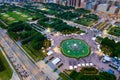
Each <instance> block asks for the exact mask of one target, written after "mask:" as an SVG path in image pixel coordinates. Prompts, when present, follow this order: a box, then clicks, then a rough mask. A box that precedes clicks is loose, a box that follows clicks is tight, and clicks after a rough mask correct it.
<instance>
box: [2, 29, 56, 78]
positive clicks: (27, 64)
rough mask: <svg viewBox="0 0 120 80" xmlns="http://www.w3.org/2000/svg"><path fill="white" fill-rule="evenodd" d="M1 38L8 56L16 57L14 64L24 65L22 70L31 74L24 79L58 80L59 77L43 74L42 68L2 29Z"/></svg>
mask: <svg viewBox="0 0 120 80" xmlns="http://www.w3.org/2000/svg"><path fill="white" fill-rule="evenodd" d="M0 36H2V38H1V39H0V43H1V45H2V47H3V48H4V50H5V52H6V54H7V55H8V56H9V57H10V56H12V57H14V59H15V60H14V63H13V64H15V65H17V64H19V65H22V69H24V70H25V71H26V72H27V73H28V74H29V76H27V77H23V79H25V80H46V79H47V78H49V80H56V78H58V76H57V77H54V78H53V77H51V76H54V75H49V74H48V73H47V72H46V73H45V74H47V75H48V76H46V75H44V74H42V73H41V70H40V68H39V67H38V66H37V65H36V64H34V63H33V62H32V61H31V60H30V59H29V58H28V57H27V56H26V55H25V53H24V52H23V51H22V50H21V49H20V48H19V47H18V46H17V45H16V44H15V43H14V41H13V40H12V39H10V37H9V36H8V35H7V34H6V33H5V31H4V30H2V29H0ZM12 59H13V58H12ZM16 63H17V64H16ZM18 72H19V71H18ZM43 72H44V71H43Z"/></svg>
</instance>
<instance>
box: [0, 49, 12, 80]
mask: <svg viewBox="0 0 120 80" xmlns="http://www.w3.org/2000/svg"><path fill="white" fill-rule="evenodd" d="M0 59H1V61H2V62H3V64H4V66H5V70H3V71H2V72H0V80H10V78H11V77H12V70H11V68H10V67H9V64H8V63H7V61H6V59H5V58H4V56H3V54H2V52H1V51H0Z"/></svg>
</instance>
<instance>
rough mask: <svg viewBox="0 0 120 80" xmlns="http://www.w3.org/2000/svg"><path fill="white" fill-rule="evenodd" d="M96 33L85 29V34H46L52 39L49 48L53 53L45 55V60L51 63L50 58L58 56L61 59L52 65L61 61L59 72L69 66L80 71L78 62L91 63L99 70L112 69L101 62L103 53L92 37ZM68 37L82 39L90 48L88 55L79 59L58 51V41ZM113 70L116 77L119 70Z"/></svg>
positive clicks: (67, 68)
mask: <svg viewBox="0 0 120 80" xmlns="http://www.w3.org/2000/svg"><path fill="white" fill-rule="evenodd" d="M97 34H98V33H97V32H94V31H92V30H87V34H84V35H80V34H71V35H57V34H54V35H50V34H48V35H47V36H48V37H49V39H50V40H52V46H51V49H50V50H52V51H54V54H52V55H50V56H47V57H46V58H45V60H49V62H50V63H51V64H52V60H50V58H51V57H54V58H55V57H58V58H60V59H61V61H60V62H59V63H58V64H57V65H54V66H55V67H56V68H58V66H59V65H60V64H61V63H63V64H64V65H63V66H62V67H60V68H58V70H59V71H61V72H63V71H64V70H70V69H69V67H70V66H73V69H75V70H76V71H80V70H81V68H82V66H81V67H79V66H78V64H86V63H92V64H93V65H92V66H94V67H96V68H97V69H98V70H100V71H107V70H109V69H112V68H110V67H109V64H104V63H103V62H102V59H103V58H102V54H103V53H102V52H101V51H100V49H99V44H98V43H97V42H96V41H95V39H93V38H95V35H97ZM70 38H74V39H81V40H84V41H85V42H86V43H87V44H88V45H89V46H90V49H91V53H90V55H89V56H87V57H84V58H80V59H75V58H69V57H66V56H64V55H63V54H62V53H61V51H60V43H61V42H62V41H63V40H66V39H70ZM75 66H77V67H75ZM112 70H113V69H112ZM113 71H114V72H115V73H114V74H115V75H116V76H117V78H118V77H119V72H118V71H116V70H113Z"/></svg>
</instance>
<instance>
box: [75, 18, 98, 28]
mask: <svg viewBox="0 0 120 80" xmlns="http://www.w3.org/2000/svg"><path fill="white" fill-rule="evenodd" d="M74 22H75V23H78V24H81V25H84V26H92V25H93V24H94V23H95V22H96V21H94V20H89V19H87V18H79V19H77V20H75V21H74Z"/></svg>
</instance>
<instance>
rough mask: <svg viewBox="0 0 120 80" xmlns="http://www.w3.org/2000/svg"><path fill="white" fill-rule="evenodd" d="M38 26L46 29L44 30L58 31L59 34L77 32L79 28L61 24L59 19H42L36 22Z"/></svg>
mask: <svg viewBox="0 0 120 80" xmlns="http://www.w3.org/2000/svg"><path fill="white" fill-rule="evenodd" d="M38 24H40V25H42V26H44V27H46V28H48V27H49V28H53V29H55V30H56V31H59V32H61V33H65V34H69V33H74V32H77V31H79V30H80V29H79V28H75V27H72V26H69V25H67V23H65V22H63V21H62V20H60V19H57V18H47V17H45V18H43V19H40V20H39V21H38Z"/></svg>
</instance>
